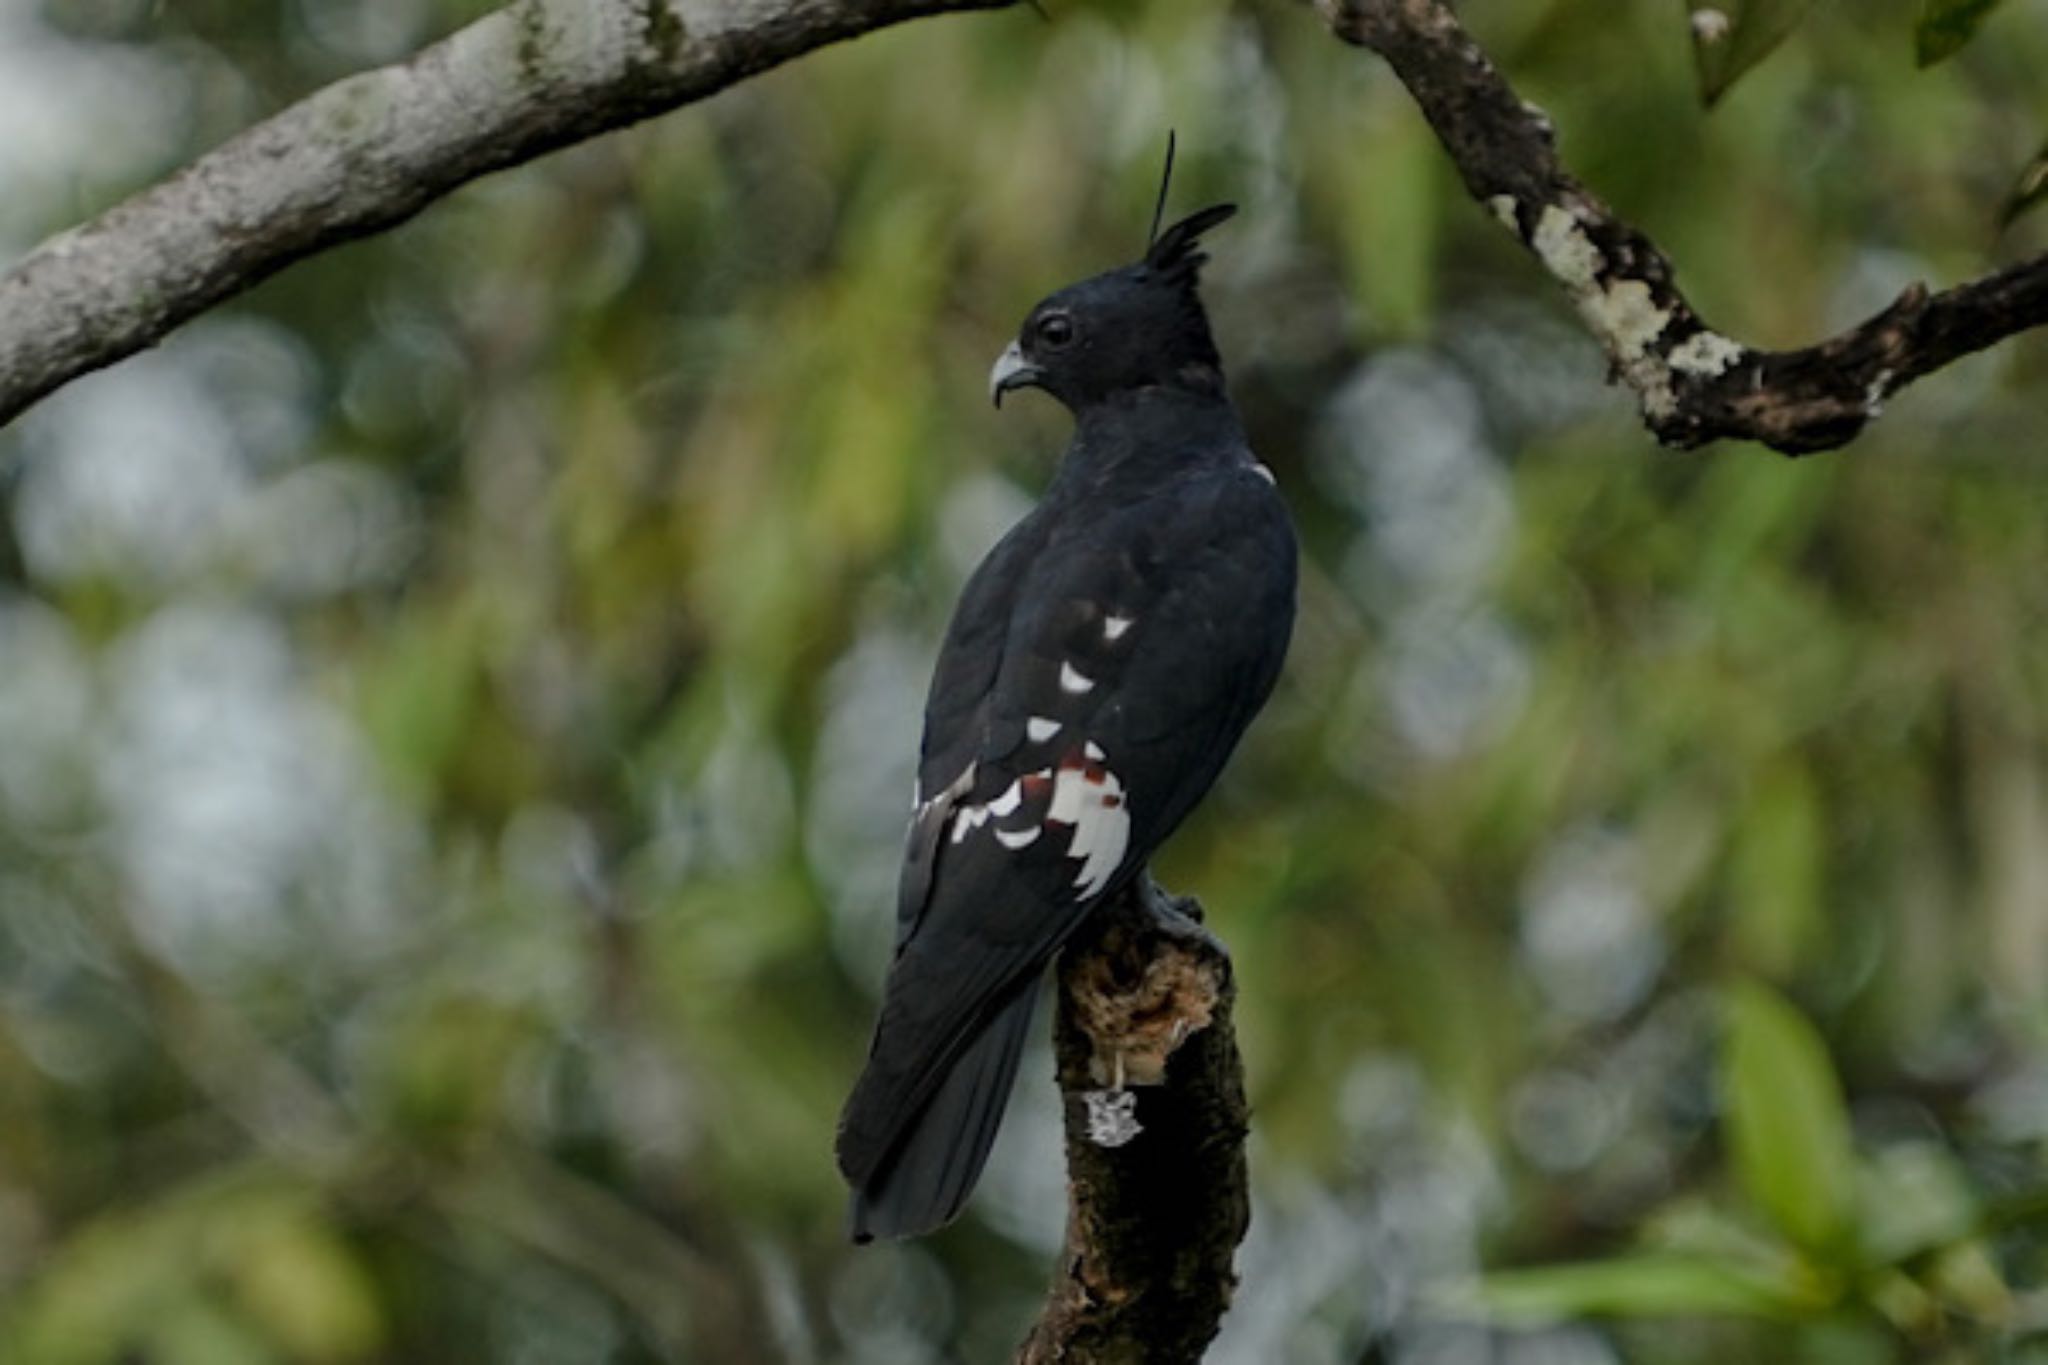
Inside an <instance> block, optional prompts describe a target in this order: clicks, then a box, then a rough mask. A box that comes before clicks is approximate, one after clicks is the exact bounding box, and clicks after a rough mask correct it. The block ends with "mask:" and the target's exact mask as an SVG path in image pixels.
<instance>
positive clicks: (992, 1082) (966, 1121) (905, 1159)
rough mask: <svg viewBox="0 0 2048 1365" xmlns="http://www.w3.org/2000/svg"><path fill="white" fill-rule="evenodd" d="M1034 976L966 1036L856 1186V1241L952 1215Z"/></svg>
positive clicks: (974, 1161) (998, 1113) (1016, 1042)
mask: <svg viewBox="0 0 2048 1365" xmlns="http://www.w3.org/2000/svg"><path fill="white" fill-rule="evenodd" d="M1036 986H1037V983H1036V982H1035V981H1033V982H1029V983H1027V984H1026V985H1025V986H1024V988H1023V989H1021V990H1019V991H1018V992H1017V995H1016V998H1015V999H1013V1000H1011V1001H1010V1002H1009V1003H1008V1004H1007V1005H1005V1006H1003V1008H1002V1010H1001V1011H1000V1012H998V1013H997V1014H996V1016H995V1017H994V1018H993V1019H991V1020H990V1021H989V1023H988V1027H986V1028H985V1029H983V1030H982V1032H981V1036H980V1037H978V1038H976V1039H975V1040H974V1041H973V1042H972V1043H970V1044H968V1046H967V1049H966V1050H965V1051H964V1052H962V1053H961V1054H960V1056H959V1058H958V1059H957V1060H956V1061H955V1062H954V1063H953V1065H952V1069H951V1070H950V1071H948V1072H947V1074H946V1079H945V1080H944V1081H942V1082H940V1083H939V1088H938V1089H937V1090H936V1091H934V1092H933V1094H932V1098H931V1100H930V1102H929V1103H927V1104H926V1105H925V1107H924V1108H923V1109H922V1110H920V1111H919V1112H918V1114H917V1116H916V1117H915V1118H913V1119H911V1120H910V1122H909V1123H908V1124H906V1125H905V1126H904V1128H903V1132H902V1135H901V1136H900V1137H899V1138H898V1139H897V1141H896V1143H895V1145H894V1147H893V1149H892V1150H891V1152H890V1154H889V1156H888V1157H887V1158H885V1159H884V1160H883V1161H882V1163H881V1164H880V1165H879V1166H878V1167H877V1168H876V1169H875V1171H874V1173H873V1174H871V1175H870V1176H869V1177H868V1178H867V1179H866V1180H864V1181H862V1182H861V1183H860V1184H859V1185H858V1186H857V1187H855V1189H854V1192H853V1200H852V1204H851V1206H850V1209H849V1212H848V1218H847V1222H848V1225H849V1230H850V1231H851V1232H852V1234H853V1240H854V1241H856V1242H866V1241H871V1240H872V1239H874V1238H876V1237H914V1236H916V1235H917V1234H919V1233H924V1232H930V1231H931V1230H932V1229H934V1228H936V1227H939V1226H941V1225H943V1224H945V1223H947V1222H949V1221H951V1219H952V1217H953V1215H954V1214H956V1213H958V1212H959V1211H960V1206H961V1205H962V1204H964V1203H966V1202H967V1194H968V1192H969V1191H970V1190H972V1189H973V1188H974V1182H975V1181H976V1180H977V1179H978V1178H979V1177H980V1176H981V1168H982V1166H983V1164H984V1163H986V1162H987V1160H988V1152H989V1148H990V1147H991V1146H992V1145H993V1144H994V1143H995V1140H996V1129H997V1127H998V1126H1000V1125H1001V1123H1002V1118H1003V1108H1004V1106H1005V1105H1007V1104H1008V1103H1009V1102H1010V1087H1011V1083H1012V1082H1014V1081H1015V1080H1016V1077H1017V1062H1018V1059H1019V1058H1021V1057H1022V1056H1023V1054H1024V1040H1025V1038H1026V1037H1027V1036H1029V1034H1030V1031H1031V1009H1032V1003H1033V1002H1034V1001H1035V1000H1036V999H1037V997H1038V991H1037V989H1036Z"/></svg>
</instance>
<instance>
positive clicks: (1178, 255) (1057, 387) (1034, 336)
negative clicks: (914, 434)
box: [988, 163, 1237, 412]
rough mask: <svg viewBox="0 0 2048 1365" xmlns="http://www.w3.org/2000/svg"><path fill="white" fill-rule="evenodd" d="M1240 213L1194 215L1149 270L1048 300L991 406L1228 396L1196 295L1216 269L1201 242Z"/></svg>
mask: <svg viewBox="0 0 2048 1365" xmlns="http://www.w3.org/2000/svg"><path fill="white" fill-rule="evenodd" d="M1169 164H1170V163H1169ZM1236 212H1237V207H1236V205H1234V204H1215V205H1212V206H1211V207H1209V208H1206V209H1202V210H1200V211H1199V212H1197V213H1191V214H1189V215H1188V216H1187V217H1185V218H1183V219H1181V220H1180V221H1179V222H1178V223H1175V224H1174V225H1173V226H1172V227H1170V228H1168V229H1166V231H1164V232H1161V233H1158V234H1156V235H1155V236H1154V238H1153V240H1152V244H1151V246H1149V247H1147V248H1146V251H1145V255H1144V258H1143V259H1142V260H1139V261H1137V262H1135V263H1134V264H1131V265H1127V266H1124V267H1122V268H1121V269H1117V270H1111V271H1106V272H1104V273H1103V274H1100V275H1096V276H1094V277H1093V278H1091V279H1086V280H1082V281H1081V282H1080V283H1079V284H1072V285H1068V286H1067V287H1066V288H1065V289H1062V290H1060V291H1059V292H1058V293H1057V294H1053V295H1051V296H1050V297H1048V298H1046V299H1045V300H1043V301H1042V302H1041V303H1039V305H1038V306H1037V307H1036V308H1033V309H1032V310H1031V314H1030V316H1029V317H1027V318H1025V319H1024V326H1023V329H1022V330H1021V331H1019V332H1018V333H1017V339H1016V340H1015V341H1013V342H1011V343H1010V345H1009V347H1008V349H1006V350H1005V351H1004V352H1003V353H1002V355H1001V356H999V357H997V359H996V364H995V368H994V369H993V370H992V371H990V372H989V377H988V388H989V397H990V398H992V399H993V400H994V401H995V403H996V405H997V406H998V407H1000V406H1002V401H1003V395H1004V394H1005V393H1008V392H1009V391H1010V390H1012V389H1023V388H1039V389H1044V390H1045V391H1046V392H1047V393H1049V394H1051V395H1052V396H1053V397H1055V398H1057V399H1059V400H1060V402H1062V403H1064V404H1066V405H1067V407H1069V408H1071V409H1073V410H1074V411H1076V412H1078V411H1080V410H1081V409H1082V408H1085V407H1087V406H1089V405H1090V404H1093V403H1099V402H1102V401H1103V400H1105V399H1107V398H1110V397H1112V396H1113V395H1116V394H1119V393H1125V392H1129V391H1133V390H1136V389H1141V388H1146V387H1148V386H1165V387H1172V388H1187V389H1194V390H1197V391H1202V392H1220V391H1221V389H1222V387H1223V363H1222V361H1221V359H1220V358H1219V357H1218V356H1217V354H1216V343H1215V342H1214V341H1212V340H1211V339H1210V337H1209V319H1208V317H1207V316H1206V315H1205V314H1204V313H1203V312H1202V300H1201V297H1200V296H1199V294H1198V293H1197V292H1196V284H1197V276H1198V275H1199V273H1200V271H1201V268H1202V262H1203V261H1205V260H1207V259H1208V258H1207V257H1206V256H1204V255H1203V254H1202V252H1201V250H1200V249H1199V242H1200V238H1201V235H1202V234H1203V233H1204V232H1207V231H1208V230H1209V229H1210V228H1212V227H1215V226H1216V225H1217V224H1218V223H1221V222H1223V221H1224V220H1225V219H1226V218H1229V217H1230V216H1231V215H1232V214H1233V213H1236Z"/></svg>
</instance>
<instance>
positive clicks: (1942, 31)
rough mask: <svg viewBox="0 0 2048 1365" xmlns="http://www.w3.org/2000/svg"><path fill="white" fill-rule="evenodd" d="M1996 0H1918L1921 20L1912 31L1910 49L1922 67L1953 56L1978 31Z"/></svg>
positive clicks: (1994, 6) (1996, 3) (1993, 8)
mask: <svg viewBox="0 0 2048 1365" xmlns="http://www.w3.org/2000/svg"><path fill="white" fill-rule="evenodd" d="M1998 3H1999V0H1920V23H1919V25H1918V26H1917V27H1916V28H1915V29H1914V30H1913V48H1914V52H1915V54H1916V55H1917V56H1918V58H1919V61H1920V65H1921V66H1923V67H1927V66H1933V65H1934V64H1935V63H1936V62H1938V61H1941V60H1943V59H1944V58H1947V57H1952V56H1954V55H1955V54H1956V53H1957V52H1959V51H1961V50H1962V46H1963V44H1965V43H1967V42H1969V41H1970V39H1972V38H1974V37H1975V36H1976V34H1977V26H1978V25H1979V24H1982V23H1983V22H1984V20H1985V18H1986V17H1988V16H1989V15H1990V13H1991V11H1993V10H1995V9H1997V8H1998Z"/></svg>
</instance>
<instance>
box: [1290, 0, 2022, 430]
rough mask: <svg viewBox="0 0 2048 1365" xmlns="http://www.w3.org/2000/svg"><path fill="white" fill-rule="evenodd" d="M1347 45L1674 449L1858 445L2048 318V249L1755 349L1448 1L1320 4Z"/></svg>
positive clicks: (1326, 0) (1319, 0)
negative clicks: (1398, 96)
mask: <svg viewBox="0 0 2048 1365" xmlns="http://www.w3.org/2000/svg"><path fill="white" fill-rule="evenodd" d="M1316 5H1317V8H1318V9H1319V10H1320V11H1321V13H1322V15H1323V17H1324V18H1325V19H1326V20H1328V22H1329V24H1330V27H1331V29H1332V30H1333V31H1334V32H1335V33H1336V35H1337V36H1338V37H1339V38H1342V39H1343V40H1345V41H1346V42H1349V43H1355V44H1357V45H1358V46H1361V47H1365V48H1369V49H1371V50H1372V51H1374V52H1377V53H1379V54H1380V55H1381V56H1382V57H1384V58H1386V60H1387V63H1388V65H1390V66H1391V67H1392V68H1393V70H1394V74H1395V75H1396V76H1397V77H1399V78H1400V80H1401V83H1402V84H1403V85H1405V86H1407V88H1408V91H1409V93H1410V94H1411V95H1413V96H1414V98H1415V102H1416V103H1417V104H1418V105H1420V106H1421V108H1422V113H1423V116H1424V117H1425V118H1427V119H1428V120H1429V124H1430V127H1431V128H1433V129H1434V130H1435V131H1436V135H1437V138H1438V140H1439V141H1441V142H1442V143H1443V145H1444V150H1445V151H1447V152H1448V153H1449V154H1450V157H1451V160H1452V161H1453V162H1454V163H1455V164H1456V165H1457V168H1458V171H1459V174H1460V175H1462V176H1463V177H1464V181H1465V187H1466V188H1467V189H1468V190H1469V191H1471V193H1472V197H1473V198H1475V199H1477V200H1478V201H1479V202H1480V203H1481V204H1483V205H1485V206H1486V207H1487V208H1488V209H1489V210H1491V211H1492V213H1493V214H1494V216H1495V217H1497V218H1498V219H1499V220H1500V221H1501V223H1502V224H1504V225H1505V226H1506V227H1507V228H1508V229H1509V230H1510V231H1511V232H1513V233H1514V234H1515V236H1516V237H1517V238H1519V239H1520V240H1521V242H1522V243H1523V244H1524V245H1525V246H1527V247H1528V248H1529V249H1530V250H1531V251H1533V252H1534V253H1535V254H1536V256H1537V258H1538V259H1539V260H1541V261H1542V263H1543V266H1544V268H1545V269H1546V270H1548V271H1549V272H1550V274H1551V275H1552V276H1554V277H1555V278H1556V279H1557V281H1558V283H1559V284H1561V285H1562V286H1563V287H1564V290H1565V292H1566V293H1567V294H1568V295H1569V296H1570V297H1571V300H1572V303H1573V304H1574V306H1576V307H1577V309H1578V312H1579V316H1580V318H1581V319H1582V320H1583V321H1584V322H1585V324H1586V326H1587V328H1588V329H1589V330H1591V331H1592V333H1593V335H1594V336H1596V337H1597V338H1599V340H1600V344H1601V345H1602V346H1603V347H1604V348H1605V349H1606V351H1607V355H1608V358H1609V359H1610V360H1611V361H1612V362H1613V365H1614V371H1615V374H1616V375H1617V376H1619V377H1620V378H1621V379H1622V380H1623V381H1624V382H1625V383H1627V384H1628V386H1629V387H1630V388H1631V389H1633V390H1634V391H1635V394H1636V398H1637V401H1638V403H1639V404H1640V405H1641V408H1642V415H1643V421H1644V424H1645V425H1647V426H1648V427H1649V429H1650V431H1651V433H1652V434H1653V435H1655V436H1656V438H1657V439H1658V440H1660V441H1662V442H1664V443H1665V444H1666V445H1671V446H1678V447H1681V448H1690V447H1693V446H1699V445H1703V444H1705V443H1706V442H1708V441H1713V440H1718V439H1722V438H1734V439H1739V440H1749V441H1760V442H1762V443H1763V444H1765V445H1767V446H1771V447H1773V448H1774V449H1777V450H1781V451H1783V452H1785V453H1786V454H1788V455H1801V454H1806V453H1808V452H1811V451H1818V450H1831V449H1833V448H1835V447H1837V446H1841V445H1845V444H1847V443H1848V442H1849V441H1850V440H1853V439H1854V438H1855V437H1856V435H1857V434H1858V433H1859V432H1861V431H1862V430H1863V428H1864V426H1865V425H1866V424H1867V423H1868V422H1869V421H1870V420H1871V419H1872V418H1874V417H1876V416H1877V415H1878V414H1879V412H1880V411H1881V410H1882V408H1883V405H1884V402H1885V400H1886V399H1887V398H1889V397H1890V396H1891V395H1892V394H1894V393H1897V392H1898V391H1899V390H1900V389H1902V388H1904V387H1905V386H1906V385H1907V384H1910V383H1911V382H1912V381H1913V380H1915V379H1918V378H1919V377H1920V376H1922V375H1924V374H1928V373H1930V372H1931V371H1934V370H1938V369H1940V368H1941V367H1942V366H1944V365H1947V364H1949V363H1950V362H1951V361H1954V360H1956V359H1959V358H1960V357H1962V356H1965V355H1969V354H1971V353H1972V352H1975V351H1980V350H1983V349H1984V348H1985V347H1987V346H1991V345H1993V344H1995V343H1997V342H1999V341H2002V340H2003V339H2005V338H2006V337H2009V336H2011V335H2012V334H2013V333H2015V332H2019V331H2024V330H2026V329H2027V328H2031V327H2039V326H2042V325H2043V324H2048V256H2038V257H2035V258H2034V259H2032V260H2029V261H2025V262H2022V263H2020V264H2018V265H2015V266H2011V267H2009V268H2007V269H2005V270H2002V271H2000V272H1998V273H1997V274H1994V275H1991V276H1988V277H1987V278H1985V279H1982V280H1978V281H1976V282H1974V283H1972V284H1966V285H1962V286H1959V287H1957V288H1954V289H1948V290H1944V291H1942V292H1941V293H1929V292H1928V290H1927V289H1926V288H1924V287H1923V286H1919V285H1916V286H1914V287H1913V288H1911V289H1908V290H1907V291H1906V292H1905V293H1904V294H1903V295H1901V296H1900V297H1899V299H1898V300H1897V301H1896V302H1895V303H1893V304H1892V305H1891V306H1890V307H1889V308H1887V309H1885V310H1884V311H1883V312H1881V313H1879V314H1878V315H1877V316H1875V317H1873V318H1871V319H1869V320H1868V321H1866V322H1864V323H1862V324H1861V325H1860V326H1857V327H1855V328H1852V329H1851V330H1849V331H1847V332H1844V333H1843V334H1842V335H1840V336H1837V337H1834V338H1832V339H1830V340H1828V341H1824V342H1821V343H1819V344H1818V345H1815V346H1809V347H1807V348H1805V349H1803V350H1796V351H1762V350H1754V349H1752V348H1750V347H1747V346H1744V345H1742V344H1741V343H1739V342H1737V341H1734V340H1731V339H1730V338H1728V337H1726V336H1723V335H1721V334H1720V333H1718V332H1716V331H1714V330H1713V329H1711V328H1710V327H1708V326H1707V324H1706V323H1705V322H1703V321H1702V320H1701V319H1700V316H1699V314H1698V313H1697V312H1696V311H1694V309H1693V307H1692V305H1691V304H1689V303H1688V302H1686V299H1685V296H1684V295H1683V294H1682V293H1680V292H1679V290H1678V286H1677V285H1676V283H1674V281H1673V275H1674V270H1673V267H1672V264H1671V261H1670V260H1669V258H1667V257H1666V256H1665V255H1664V254H1663V252H1661V251H1659V250H1658V249H1657V246H1656V244H1655V243H1654V242H1652V241H1651V240H1650V239H1649V238H1648V237H1647V236H1645V235H1644V234H1643V233H1642V232H1640V231H1638V230H1637V229H1636V228H1634V227H1633V226H1631V225H1630V224H1628V223H1626V222H1623V221H1622V220H1621V219H1620V218H1618V217H1616V216H1615V214H1614V211H1613V210H1612V209H1610V208H1608V206H1607V205H1606V204H1605V203H1603V202H1601V200H1600V199H1599V197H1598V196H1596V195H1595V194H1593V193H1592V191H1590V190H1588V189H1587V188H1586V187H1585V186H1584V185H1582V184H1580V183H1579V181H1578V180H1577V179H1576V178H1575V177H1573V175H1572V174H1571V172H1570V171H1568V170H1567V169H1566V168H1565V165H1564V163H1563V161H1562V160H1561V159H1560V158H1559V156H1558V153H1557V147H1556V141H1555V137H1554V134H1553V130H1552V128H1551V125H1550V121H1549V119H1547V118H1546V117H1545V116H1544V114H1543V112H1542V110H1540V109H1538V108H1536V107H1535V106H1534V105H1531V104H1528V103H1526V102H1524V101H1523V100H1522V99H1521V98H1520V97H1519V96H1518V95H1516V94H1515V92H1514V89H1513V88H1512V87H1511V86H1510V85H1509V84H1508V82H1507V80H1506V79H1505V78H1504V77H1502V75H1501V74H1500V72H1499V71H1498V70H1497V69H1496V68H1495V67H1494V65H1493V63H1492V62H1491V61H1490V60H1488V58H1487V56H1486V54H1485V53H1484V52H1483V51H1482V50H1481V49H1480V47H1479V45H1478V44H1477V43H1476V42H1474V41H1473V39H1472V37H1471V35H1470V34H1469V33H1467V32H1466V31H1465V29H1464V27H1463V25H1461V24H1460V23H1459V22H1458V19H1457V16H1456V15H1455V14H1454V13H1453V12H1452V10H1451V8H1450V6H1449V5H1447V4H1445V3H1444V0H1316Z"/></svg>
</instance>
